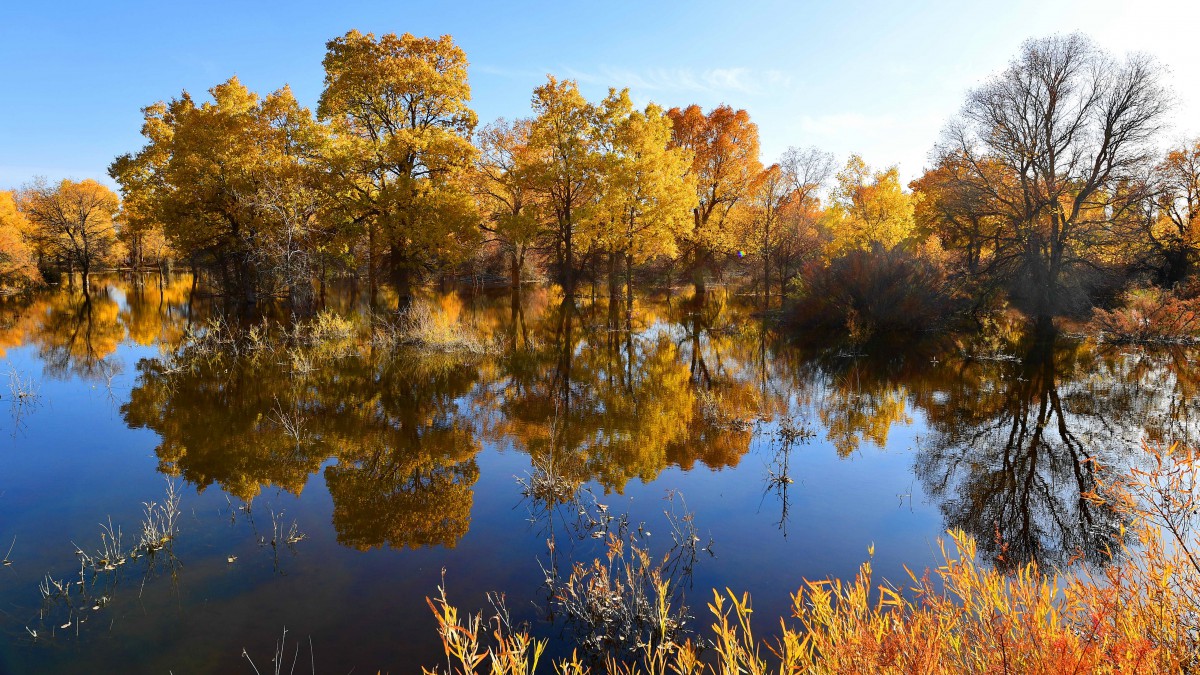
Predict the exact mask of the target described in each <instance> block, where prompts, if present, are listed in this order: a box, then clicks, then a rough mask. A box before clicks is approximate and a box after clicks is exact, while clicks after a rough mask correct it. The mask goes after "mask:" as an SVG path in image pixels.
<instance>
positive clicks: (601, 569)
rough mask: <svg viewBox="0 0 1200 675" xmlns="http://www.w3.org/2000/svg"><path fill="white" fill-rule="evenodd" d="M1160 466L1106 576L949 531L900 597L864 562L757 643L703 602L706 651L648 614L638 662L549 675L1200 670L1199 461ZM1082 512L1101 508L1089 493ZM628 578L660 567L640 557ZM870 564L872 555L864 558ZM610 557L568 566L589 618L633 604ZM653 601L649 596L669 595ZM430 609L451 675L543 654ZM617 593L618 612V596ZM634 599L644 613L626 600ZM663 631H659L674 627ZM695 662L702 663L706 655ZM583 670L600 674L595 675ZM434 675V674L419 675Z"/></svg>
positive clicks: (1171, 454) (810, 593)
mask: <svg viewBox="0 0 1200 675" xmlns="http://www.w3.org/2000/svg"><path fill="white" fill-rule="evenodd" d="M1146 450H1147V452H1148V453H1149V455H1150V457H1151V458H1152V459H1153V461H1154V467H1153V468H1151V469H1149V470H1135V471H1133V472H1132V473H1130V474H1129V475H1128V476H1126V477H1124V478H1122V479H1121V480H1119V481H1116V482H1114V483H1113V484H1112V485H1108V486H1105V487H1106V492H1111V493H1115V494H1117V495H1118V497H1117V500H1118V507H1119V508H1120V509H1122V510H1123V511H1124V513H1125V514H1126V515H1127V516H1128V517H1129V519H1130V522H1131V523H1132V524H1131V526H1130V528H1129V529H1128V530H1122V532H1121V535H1120V538H1119V539H1118V540H1116V541H1114V542H1113V551H1114V555H1113V562H1112V565H1110V566H1109V567H1108V568H1107V569H1106V570H1105V571H1104V572H1100V573H1095V574H1092V573H1087V572H1080V573H1077V574H1073V575H1067V576H1063V575H1060V574H1058V573H1055V572H1050V571H1046V570H1042V569H1039V568H1038V567H1037V566H1036V565H1034V564H1029V565H1026V566H1023V567H1021V568H1019V569H1018V570H1016V571H1015V572H1012V573H1009V574H1006V573H1004V572H1001V571H998V570H996V569H993V568H991V567H988V566H987V565H986V564H984V563H983V562H982V561H980V559H979V558H978V556H977V553H976V547H975V542H974V541H973V540H972V539H971V538H970V537H968V536H966V535H965V534H963V533H962V532H951V533H950V534H949V539H948V541H947V542H945V543H944V544H943V545H942V550H941V553H942V557H943V561H944V562H943V564H941V565H939V566H938V567H937V568H936V569H934V570H929V571H926V572H925V573H924V574H919V575H918V574H916V573H912V572H910V578H909V580H908V586H907V588H898V587H894V586H891V585H888V584H883V583H879V582H878V581H876V580H875V579H874V577H873V574H872V567H871V563H870V561H869V560H868V561H867V562H864V563H863V564H862V566H861V567H860V569H859V572H858V575H857V576H856V577H855V578H854V579H853V580H850V581H844V580H839V579H828V580H823V581H805V582H804V583H803V585H802V587H801V589H800V590H799V591H798V592H797V593H796V594H795V595H793V597H792V617H791V618H790V620H785V621H782V622H781V624H780V625H781V628H782V633H781V635H780V637H779V638H777V639H775V640H771V641H763V640H760V639H758V638H756V637H755V636H754V632H753V629H752V627H751V621H750V617H751V614H752V608H751V603H750V598H749V597H748V596H746V595H741V596H739V595H737V594H735V593H733V592H731V591H729V590H728V589H727V590H726V591H725V592H717V591H714V592H713V599H712V602H710V603H709V604H708V610H709V613H710V614H711V617H712V623H711V626H710V629H709V631H708V635H706V636H701V639H702V640H704V641H705V642H706V643H708V645H709V650H711V651H709V650H705V651H707V652H708V653H707V654H703V655H702V654H701V650H700V649H699V648H698V647H697V646H696V645H697V643H696V642H693V641H691V640H687V639H683V638H682V635H678V634H672V633H671V632H670V629H671V627H672V624H671V623H670V621H669V620H671V621H673V620H674V617H675V616H676V614H674V613H673V612H672V611H671V610H670V607H669V605H668V604H667V603H665V602H662V601H661V600H660V601H657V604H655V606H654V607H652V612H651V614H653V613H655V612H656V613H657V614H658V616H659V617H660V618H661V619H662V621H661V622H660V624H659V628H658V630H659V631H660V632H658V633H654V634H651V636H650V638H649V639H643V640H641V641H639V642H638V647H637V649H636V650H635V651H634V652H633V653H632V654H626V655H625V656H624V657H623V658H621V659H619V660H614V659H609V660H608V661H606V662H605V663H603V664H602V665H601V666H589V664H587V663H585V662H583V661H581V660H580V659H579V658H577V657H573V658H571V659H568V660H565V661H561V662H558V663H555V664H553V667H554V671H555V672H558V673H577V674H582V673H586V672H597V673H598V672H621V673H647V674H660V673H661V674H666V673H675V674H698V673H712V674H714V675H715V674H719V675H734V674H735V673H737V674H747V675H765V674H766V673H863V674H867V673H871V674H875V673H896V674H900V673H929V674H935V675H941V674H945V675H950V674H951V673H953V674H958V673H1014V674H1015V673H1046V674H1051V673H1053V674H1058V673H1081V674H1082V673H1181V672H1196V670H1197V668H1198V667H1200V532H1198V531H1197V530H1196V523H1195V518H1196V514H1197V513H1198V512H1200V495H1197V493H1196V491H1195V488H1196V487H1197V486H1198V485H1200V462H1198V461H1197V459H1198V458H1197V456H1196V454H1195V453H1194V452H1192V451H1190V450H1179V449H1177V448H1174V447H1173V448H1170V449H1166V450H1163V449H1159V448H1147V449H1146ZM1090 498H1092V499H1100V497H1099V496H1097V495H1091V496H1090ZM634 553H635V557H634V561H633V563H632V572H634V573H640V572H638V569H639V566H640V567H641V568H644V569H646V570H651V572H650V576H649V578H650V579H651V581H653V582H655V583H658V582H661V579H657V580H656V579H655V577H654V575H653V573H652V570H653V569H654V566H653V565H651V564H650V561H649V560H648V559H647V558H644V557H641V556H643V555H645V554H644V552H640V553H639V552H637V551H635V552H634ZM869 553H871V554H872V555H873V550H870V549H869ZM617 557H624V556H623V554H622V553H621V551H620V549H618V550H617V551H616V552H614V551H613V549H612V548H611V544H610V551H609V553H608V556H607V560H603V559H602V560H598V561H596V562H594V563H593V564H592V565H591V566H580V567H577V572H576V573H575V574H573V575H572V577H573V585H572V584H569V585H568V589H567V592H568V593H575V594H577V595H578V597H577V598H573V599H572V600H571V602H576V603H578V604H579V605H580V606H581V607H583V608H585V609H586V611H589V612H599V613H601V614H603V613H606V612H620V611H622V610H621V609H620V605H622V604H628V603H629V602H630V599H628V598H627V597H625V594H627V591H626V590H625V589H624V588H622V587H623V586H624V584H623V583H622V582H621V579H622V578H627V577H628V575H629V574H630V573H631V570H630V569H629V568H627V569H626V570H625V571H624V572H620V573H617V571H619V569H620V566H619V565H616V564H614V560H616V558H617ZM667 590H668V589H665V588H662V589H659V593H658V597H659V598H660V599H661V598H666V597H669V593H667ZM439 593H440V595H439V598H438V600H437V601H431V602H430V606H431V607H432V608H433V610H434V614H435V616H437V617H438V625H439V633H440V634H441V635H442V641H443V645H444V647H445V650H446V654H447V672H452V673H462V674H466V673H492V674H493V675H500V674H504V673H530V672H533V669H534V667H536V665H537V662H538V657H539V656H540V654H541V651H542V649H543V648H544V646H545V642H544V641H538V640H534V639H532V638H530V637H529V635H528V634H527V633H526V632H524V631H523V630H520V629H514V628H513V627H511V626H508V625H507V624H505V623H503V622H496V623H495V624H494V629H493V631H492V634H491V637H490V641H489V643H488V645H486V646H485V645H484V644H483V642H482V641H481V640H483V638H484V635H483V633H482V630H483V626H484V624H483V622H482V621H481V620H480V619H479V617H477V616H476V617H473V618H471V617H468V620H466V621H460V620H459V619H458V614H457V612H456V611H455V610H454V608H453V607H452V606H451V605H450V604H449V601H448V600H447V598H446V595H445V591H444V588H442V587H439ZM618 595H620V598H619V599H618V598H617V597H616V596H618ZM634 602H641V600H637V599H635V600H634ZM668 619H669V620H668ZM702 656H703V658H702ZM591 668H595V669H594V670H591ZM426 672H438V671H426Z"/></svg>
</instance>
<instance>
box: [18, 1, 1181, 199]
mask: <svg viewBox="0 0 1200 675" xmlns="http://www.w3.org/2000/svg"><path fill="white" fill-rule="evenodd" d="M105 5H108V6H107V7H106V6H105ZM1197 27H1200V3H1196V2H1184V1H1177V2H1167V1H1164V0H1148V1H1143V2H1132V1H1129V0H1122V1H1118V0H1099V1H1093V2H1055V1H1053V0H1040V1H1034V0H1017V1H1015V2H993V3H979V2H970V1H966V2H962V1H960V2H919V1H916V0H910V1H908V2H902V3H901V2H840V3H835V2H828V3H816V2H760V1H757V0H732V1H731V0H722V1H709V0H693V1H690V2H672V3H666V2H651V1H647V0H642V1H641V2H619V1H615V0H613V1H610V2H608V3H604V4H601V3H583V2H578V3H569V2H561V1H560V2H544V3H543V2H510V3H503V2H479V3H469V2H458V3H444V2H433V1H430V2H421V3H417V2H408V1H406V0H391V1H386V0H378V1H376V2H370V3H359V2H354V1H353V0H341V1H339V2H328V1H327V2H321V3H312V2H299V1H297V2H288V3H282V2H274V3H264V2H252V1H250V0H243V1H242V2H228V3H225V2H207V3H199V2H196V3H191V2H181V3H164V2H113V3H99V2H57V3H46V2H24V1H22V0H5V2H4V3H3V5H0V69H2V70H0V72H3V77H0V188H5V187H17V186H19V185H21V184H22V183H25V182H27V181H29V180H30V179H31V178H33V177H34V176H38V175H42V176H46V177H48V178H50V179H59V178H64V177H71V178H76V179H82V178H99V179H103V180H105V181H106V182H107V181H108V179H107V177H106V176H105V168H106V167H107V165H108V163H109V162H110V161H111V160H112V158H113V157H115V156H116V155H118V154H121V153H123V152H130V151H133V150H136V149H137V148H138V147H140V146H141V144H142V139H141V137H140V134H139V128H140V124H141V113H140V108H141V107H142V106H145V105H147V104H149V103H153V102H154V101H158V100H165V99H170V98H172V97H175V96H178V95H179V93H180V91H181V90H183V89H186V90H188V91H189V92H191V93H192V94H193V95H201V94H202V93H203V92H204V91H205V90H207V89H208V88H209V87H211V86H213V85H214V84H217V83H219V82H221V81H223V80H225V79H227V78H228V77H230V76H231V75H235V74H236V75H237V76H238V77H240V78H241V79H242V81H243V82H244V83H245V84H246V85H247V86H249V87H250V88H252V89H254V90H257V91H259V92H263V93H265V92H268V91H272V90H274V89H277V88H279V87H280V86H282V85H283V84H285V83H286V84H290V85H291V86H292V89H293V90H294V91H295V93H296V95H297V97H298V98H299V99H300V101H301V102H302V103H304V104H306V105H310V106H315V104H316V100H317V97H318V96H319V94H320V90H321V82H322V76H323V74H322V70H321V58H322V56H323V55H324V51H325V42H326V40H328V39H330V38H333V37H335V36H337V35H341V34H342V33H344V32H346V31H347V30H349V29H351V28H357V29H359V30H361V31H364V32H375V33H388V32H395V33H403V32H411V33H414V34H417V35H440V34H444V33H449V34H451V35H453V36H454V38H455V40H456V41H457V42H458V43H459V44H460V45H461V46H462V47H463V49H465V50H466V53H467V58H468V59H469V60H470V62H471V71H470V72H471V85H472V89H473V104H474V106H475V109H476V111H477V112H478V113H479V118H480V120H481V121H482V122H486V121H490V120H492V119H494V118H496V117H499V116H504V117H519V116H522V115H525V114H527V113H528V110H529V97H530V93H531V91H532V89H533V87H535V86H537V85H538V84H540V83H541V82H542V81H543V80H544V79H545V75H546V73H554V74H555V75H556V76H559V77H569V78H575V79H577V80H578V81H579V82H580V85H581V87H582V88H583V90H584V92H585V93H586V94H587V95H588V96H589V97H591V98H598V97H600V96H602V95H603V94H604V93H605V92H606V90H607V88H608V87H610V86H616V87H623V86H628V87H630V89H631V93H632V95H633V97H634V99H635V100H636V101H638V102H646V101H650V100H653V101H656V102H658V103H660V104H662V105H664V106H672V105H686V104H689V103H693V102H694V103H699V104H701V105H703V106H704V107H705V108H708V107H711V106H714V105H717V104H720V103H728V104H730V105H732V106H734V107H738V108H746V109H747V110H748V111H749V112H750V115H751V117H752V119H754V120H755V121H756V122H757V123H758V125H759V130H760V136H761V139H762V150H763V159H764V161H767V162H770V161H772V160H773V159H775V158H776V157H777V156H778V155H779V153H780V152H782V151H783V149H784V148H786V147H787V146H789V145H817V146H819V147H822V148H824V149H827V150H829V151H832V152H834V153H835V154H836V155H837V156H838V158H839V161H842V160H844V158H845V156H846V155H847V154H848V153H850V152H858V153H860V154H862V155H863V156H864V158H865V159H866V160H867V161H868V162H869V163H871V164H872V165H875V166H885V165H890V164H898V165H899V166H900V169H901V173H902V175H903V176H904V177H905V179H909V178H912V177H915V176H916V175H918V174H919V173H920V171H921V168H922V166H923V165H924V164H925V163H926V156H927V153H928V151H929V149H930V148H931V147H932V145H933V143H934V142H935V141H936V140H937V137H938V133H939V131H940V129H941V128H942V126H943V125H944V124H945V123H946V121H947V120H948V119H949V117H951V116H952V115H953V114H954V113H955V112H956V111H957V110H958V108H959V106H960V105H961V104H962V101H963V98H964V95H965V94H966V92H967V91H968V90H969V89H970V88H971V87H973V86H976V85H977V84H979V83H980V82H981V81H983V80H984V79H986V78H987V76H988V75H989V74H991V73H993V72H995V71H997V70H999V69H1001V68H1002V67H1003V66H1004V65H1005V64H1006V63H1007V62H1008V60H1009V59H1011V58H1012V56H1013V55H1014V54H1015V53H1016V51H1017V48H1018V47H1019V45H1020V43H1021V42H1022V41H1023V40H1024V39H1026V38H1028V37H1035V36H1042V35H1046V34H1050V33H1054V32H1069V31H1075V30H1079V31H1083V32H1085V33H1088V34H1089V35H1091V36H1092V37H1093V38H1094V39H1095V40H1096V41H1097V42H1098V43H1099V44H1100V45H1101V46H1102V47H1104V48H1106V49H1108V50H1109V51H1111V52H1113V53H1116V54H1123V53H1125V52H1127V51H1130V50H1140V51H1147V52H1150V53H1151V54H1154V55H1155V56H1156V57H1157V58H1158V59H1159V61H1160V62H1161V63H1162V64H1163V65H1164V66H1165V67H1166V68H1168V69H1169V70H1168V72H1166V73H1165V75H1164V80H1165V81H1166V82H1167V83H1168V84H1170V85H1171V86H1172V88H1173V89H1174V92H1175V97H1176V101H1177V105H1176V107H1175V116H1174V117H1175V119H1174V122H1175V124H1174V128H1173V129H1172V130H1171V131H1170V133H1169V134H1168V136H1167V138H1166V140H1168V141H1172V140H1179V139H1184V138H1190V137H1194V136H1196V135H1200V59H1198V58H1197V56H1196V52H1195V50H1194V48H1193V47H1192V44H1193V43H1194V42H1195V40H1196V36H1195V32H1196V30H1197Z"/></svg>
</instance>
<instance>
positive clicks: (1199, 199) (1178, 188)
mask: <svg viewBox="0 0 1200 675" xmlns="http://www.w3.org/2000/svg"><path fill="white" fill-rule="evenodd" d="M1153 180H1154V183H1155V184H1154V197H1153V198H1152V203H1153V207H1154V208H1152V209H1151V210H1150V214H1149V216H1150V217H1149V218H1148V220H1147V221H1146V225H1147V226H1146V227H1145V228H1144V233H1143V234H1144V238H1145V239H1146V240H1147V241H1148V242H1149V243H1150V245H1151V247H1152V249H1153V250H1154V252H1155V253H1156V254H1158V256H1159V257H1160V258H1161V259H1162V260H1163V262H1164V265H1163V266H1164V268H1165V269H1164V270H1163V273H1162V277H1163V281H1164V282H1165V283H1167V284H1168V285H1174V284H1177V283H1179V282H1181V281H1183V280H1184V279H1185V278H1186V277H1187V276H1188V275H1189V274H1190V273H1191V271H1192V268H1193V267H1194V263H1195V260H1196V257H1197V255H1198V254H1200V139H1197V140H1195V141H1192V142H1191V143H1188V144H1185V145H1183V146H1181V147H1177V148H1175V149H1173V150H1171V151H1169V152H1168V153H1167V156H1166V158H1165V159H1163V161H1162V162H1160V163H1159V164H1158V165H1157V166H1155V168H1154V173H1153Z"/></svg>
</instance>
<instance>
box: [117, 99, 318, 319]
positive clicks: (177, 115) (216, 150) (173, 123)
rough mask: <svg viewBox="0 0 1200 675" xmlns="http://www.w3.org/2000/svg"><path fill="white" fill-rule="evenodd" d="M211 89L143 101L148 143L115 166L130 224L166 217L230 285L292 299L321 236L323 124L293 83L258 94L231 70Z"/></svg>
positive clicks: (197, 257) (250, 298)
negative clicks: (197, 96)
mask: <svg viewBox="0 0 1200 675" xmlns="http://www.w3.org/2000/svg"><path fill="white" fill-rule="evenodd" d="M209 93H210V94H211V95H212V98H213V100H212V101H211V102H204V103H202V104H200V105H196V102H195V101H194V100H193V99H192V97H191V96H190V95H189V94H188V93H187V92H184V93H183V94H182V95H181V96H180V97H179V98H178V99H175V100H172V101H171V102H170V103H169V104H164V103H156V104H154V105H151V106H148V107H147V108H145V109H144V111H143V113H144V115H145V124H144V125H143V127H142V134H143V135H144V136H145V137H146V138H147V141H148V142H147V144H146V146H145V147H143V148H142V150H140V151H139V152H138V153H137V154H135V155H124V156H122V157H119V158H117V160H116V161H115V162H113V164H112V166H110V167H109V174H110V175H111V176H112V177H113V178H114V179H115V180H117V181H118V182H119V183H120V184H121V189H122V192H123V193H124V195H125V199H126V201H127V202H128V203H129V208H128V210H127V213H128V217H129V219H130V224H131V225H132V226H133V227H135V228H137V229H139V230H146V229H148V228H150V227H151V226H152V224H154V223H161V224H162V227H163V231H164V234H165V235H166V239H167V242H168V243H169V244H170V245H171V247H172V248H174V250H177V251H186V252H188V255H189V256H190V257H191V260H192V262H193V263H194V264H201V265H206V266H210V267H212V268H214V269H215V271H216V272H217V274H218V275H219V281H220V285H221V287H222V289H223V290H225V291H226V292H227V293H231V294H233V295H234V296H235V297H237V298H238V299H239V300H244V301H247V302H249V303H251V304H253V303H254V302H255V301H256V300H257V298H258V296H259V295H260V294H267V295H286V296H289V297H291V298H293V299H295V298H297V297H298V296H299V295H301V294H303V293H304V291H305V289H306V288H307V287H308V286H309V285H310V284H311V275H310V274H309V266H308V265H307V264H306V262H304V260H306V258H305V256H306V255H307V253H308V252H311V251H312V249H313V248H314V247H315V246H316V245H318V240H319V239H320V237H321V232H320V230H319V229H318V227H317V220H318V217H319V214H320V211H321V208H322V204H323V203H324V197H323V194H324V193H323V191H322V189H321V185H320V180H321V173H320V170H319V164H318V162H317V160H318V157H319V154H320V153H321V151H322V149H323V147H324V144H325V142H326V138H325V134H324V130H323V128H322V127H320V126H319V125H317V124H316V122H315V121H314V120H313V118H312V115H311V113H310V112H309V111H308V110H307V109H306V108H303V107H301V106H300V105H299V103H297V101H296V99H295V97H294V96H293V95H292V92H291V90H290V89H289V88H288V87H284V88H282V89H280V90H278V91H276V92H274V93H272V94H269V95H268V96H266V97H265V98H261V99H260V98H259V96H258V95H257V94H255V93H254V92H252V91H250V90H249V89H247V88H246V87H245V86H244V85H242V83H241V82H239V81H238V79H237V78H236V77H234V78H230V79H229V80H227V81H226V82H224V83H222V84H219V85H217V86H215V87H213V88H212V89H210V90H209Z"/></svg>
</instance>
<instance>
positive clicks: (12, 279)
mask: <svg viewBox="0 0 1200 675" xmlns="http://www.w3.org/2000/svg"><path fill="white" fill-rule="evenodd" d="M32 227H33V226H32V225H31V224H30V223H29V221H28V220H27V219H26V218H25V215H24V214H22V213H21V212H20V211H19V210H18V209H17V201H16V195H15V194H14V193H13V192H11V191H3V190H0V289H9V288H18V289H19V288H23V287H26V286H29V285H31V284H33V283H34V281H35V280H36V278H37V268H36V267H35V265H34V260H33V251H31V250H30V248H29V246H28V245H27V244H26V243H25V241H26V239H27V238H28V237H29V236H30V235H31V234H32Z"/></svg>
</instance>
